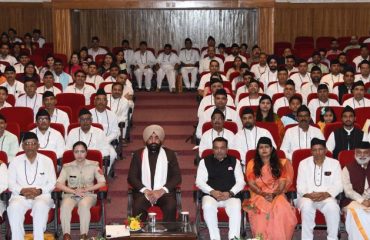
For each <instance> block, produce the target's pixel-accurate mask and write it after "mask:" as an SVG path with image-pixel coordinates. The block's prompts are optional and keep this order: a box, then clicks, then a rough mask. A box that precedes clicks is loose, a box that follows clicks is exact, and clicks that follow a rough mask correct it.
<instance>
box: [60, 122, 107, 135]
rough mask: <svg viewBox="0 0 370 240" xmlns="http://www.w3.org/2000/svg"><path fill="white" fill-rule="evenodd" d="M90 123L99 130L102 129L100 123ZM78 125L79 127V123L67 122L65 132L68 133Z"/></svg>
mask: <svg viewBox="0 0 370 240" xmlns="http://www.w3.org/2000/svg"><path fill="white" fill-rule="evenodd" d="M91 125H92V126H93V127H96V128H100V129H101V130H103V131H104V129H103V126H102V125H101V124H100V123H92V124H91ZM78 127H80V124H79V123H71V124H69V126H68V129H67V133H69V132H70V131H71V130H72V129H74V128H78Z"/></svg>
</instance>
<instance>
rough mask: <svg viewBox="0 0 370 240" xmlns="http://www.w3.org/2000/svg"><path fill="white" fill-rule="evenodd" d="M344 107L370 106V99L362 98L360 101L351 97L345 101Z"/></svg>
mask: <svg viewBox="0 0 370 240" xmlns="http://www.w3.org/2000/svg"><path fill="white" fill-rule="evenodd" d="M342 106H343V107H345V106H350V107H351V108H353V109H356V108H360V107H370V99H367V98H365V97H364V98H362V99H361V100H360V101H357V100H356V99H355V98H354V97H351V98H349V99H347V100H346V101H344V102H343V104H342Z"/></svg>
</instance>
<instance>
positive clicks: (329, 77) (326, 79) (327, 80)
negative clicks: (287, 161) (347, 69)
mask: <svg viewBox="0 0 370 240" xmlns="http://www.w3.org/2000/svg"><path fill="white" fill-rule="evenodd" d="M337 82H343V74H341V73H339V74H338V75H336V76H334V75H333V74H332V73H329V74H326V75H325V76H323V77H322V78H321V81H320V83H324V84H326V85H328V87H329V91H332V89H333V86H334V84H335V83H337Z"/></svg>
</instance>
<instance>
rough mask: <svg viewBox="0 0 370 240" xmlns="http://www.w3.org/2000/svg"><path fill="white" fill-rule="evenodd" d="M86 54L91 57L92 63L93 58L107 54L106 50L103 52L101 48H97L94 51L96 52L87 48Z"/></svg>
mask: <svg viewBox="0 0 370 240" xmlns="http://www.w3.org/2000/svg"><path fill="white" fill-rule="evenodd" d="M87 54H89V55H90V56H92V57H93V59H94V61H95V57H96V56H97V55H101V54H107V50H105V49H104V48H101V47H99V48H98V50H96V51H95V50H94V49H92V48H89V49H88V50H87Z"/></svg>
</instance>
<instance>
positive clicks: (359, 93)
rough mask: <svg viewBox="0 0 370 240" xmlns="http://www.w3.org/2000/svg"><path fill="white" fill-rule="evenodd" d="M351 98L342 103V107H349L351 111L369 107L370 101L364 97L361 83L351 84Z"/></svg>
mask: <svg viewBox="0 0 370 240" xmlns="http://www.w3.org/2000/svg"><path fill="white" fill-rule="evenodd" d="M352 93H353V97H351V98H348V99H347V100H346V101H344V102H343V104H342V106H343V107H346V106H350V107H351V108H353V109H356V108H361V107H370V99H368V98H366V97H365V84H364V83H363V82H362V81H358V82H355V83H353V85H352Z"/></svg>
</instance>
